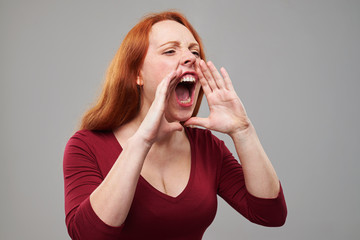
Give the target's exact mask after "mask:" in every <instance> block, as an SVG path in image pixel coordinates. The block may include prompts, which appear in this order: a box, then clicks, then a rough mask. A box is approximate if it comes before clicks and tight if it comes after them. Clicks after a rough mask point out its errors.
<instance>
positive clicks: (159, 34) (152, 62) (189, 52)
mask: <svg viewBox="0 0 360 240" xmlns="http://www.w3.org/2000/svg"><path fill="white" fill-rule="evenodd" d="M199 53H200V47H199V44H198V43H197V41H196V40H195V38H194V36H193V35H192V33H191V32H190V31H189V30H188V29H187V28H186V27H185V26H184V25H182V24H180V23H178V22H175V21H171V20H166V21H161V22H158V23H156V24H154V25H153V27H152V29H151V32H150V35H149V48H148V51H147V54H146V56H145V59H144V64H143V66H142V68H141V71H140V76H139V77H140V78H139V79H138V81H139V80H140V81H141V82H142V84H143V92H142V103H143V104H142V107H143V108H146V109H148V108H149V107H150V105H151V103H152V102H153V100H154V97H155V92H156V88H157V86H158V84H159V83H160V82H161V80H162V79H164V77H165V76H166V75H168V74H169V73H170V72H172V71H174V70H176V69H180V70H181V75H180V76H179V77H178V78H177V79H176V83H177V85H176V88H175V89H174V90H173V91H172V92H170V97H169V99H168V101H167V104H166V109H165V116H166V119H167V120H168V121H170V122H172V121H186V120H187V119H189V118H190V117H191V115H192V113H193V110H194V108H195V105H196V100H197V98H198V94H199V90H200V83H199V80H198V76H197V74H196V72H195V62H196V61H198V59H199V58H200V54H199Z"/></svg>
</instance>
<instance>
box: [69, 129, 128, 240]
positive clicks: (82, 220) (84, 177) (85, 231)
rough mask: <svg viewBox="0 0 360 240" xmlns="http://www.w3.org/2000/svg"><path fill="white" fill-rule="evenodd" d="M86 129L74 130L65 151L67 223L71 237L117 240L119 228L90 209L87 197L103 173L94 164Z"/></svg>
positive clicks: (102, 177)
mask: <svg viewBox="0 0 360 240" xmlns="http://www.w3.org/2000/svg"><path fill="white" fill-rule="evenodd" d="M86 138H87V132H84V131H81V132H77V133H76V134H75V135H74V136H73V137H72V138H71V139H70V140H69V141H68V143H67V145H66V147H65V153H64V161H63V170H64V187H65V213H66V226H67V229H68V232H69V235H70V237H71V238H72V239H86V240H91V239H117V238H118V236H119V233H120V232H121V230H122V227H111V226H108V225H106V224H105V223H104V222H102V221H101V219H100V218H99V217H98V216H97V215H96V214H95V212H94V211H93V209H92V207H91V204H90V200H89V196H90V194H91V193H92V192H93V191H94V190H95V189H96V187H97V186H99V184H100V183H101V182H102V180H103V179H104V176H102V173H101V171H100V168H99V166H98V164H97V160H96V156H95V154H94V153H93V149H92V147H91V144H89V143H88V142H85V141H84V139H86Z"/></svg>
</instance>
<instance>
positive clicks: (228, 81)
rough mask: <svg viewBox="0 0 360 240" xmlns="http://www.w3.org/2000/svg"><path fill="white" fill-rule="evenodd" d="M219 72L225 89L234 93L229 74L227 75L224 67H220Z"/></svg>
mask: <svg viewBox="0 0 360 240" xmlns="http://www.w3.org/2000/svg"><path fill="white" fill-rule="evenodd" d="M220 72H221V75H222V76H223V78H224V82H225V87H226V88H227V89H228V90H231V91H234V87H233V85H232V82H231V79H230V77H229V74H228V72H227V71H226V69H225V68H224V67H222V68H220Z"/></svg>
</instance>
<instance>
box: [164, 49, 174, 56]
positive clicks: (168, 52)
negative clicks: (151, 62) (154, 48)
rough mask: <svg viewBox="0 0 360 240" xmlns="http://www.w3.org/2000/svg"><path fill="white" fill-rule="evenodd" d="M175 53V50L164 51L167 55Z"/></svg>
mask: <svg viewBox="0 0 360 240" xmlns="http://www.w3.org/2000/svg"><path fill="white" fill-rule="evenodd" d="M174 53H175V50H168V51H166V52H164V54H166V55H170V54H174Z"/></svg>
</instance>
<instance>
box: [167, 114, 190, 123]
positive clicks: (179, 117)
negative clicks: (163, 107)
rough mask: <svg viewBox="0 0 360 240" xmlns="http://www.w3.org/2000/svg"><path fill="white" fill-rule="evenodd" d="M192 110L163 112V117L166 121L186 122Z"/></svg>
mask: <svg viewBox="0 0 360 240" xmlns="http://www.w3.org/2000/svg"><path fill="white" fill-rule="evenodd" d="M191 115H192V112H190V111H189V112H177V113H171V112H165V118H166V120H167V121H168V122H186V121H187V120H188V119H189V118H191Z"/></svg>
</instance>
